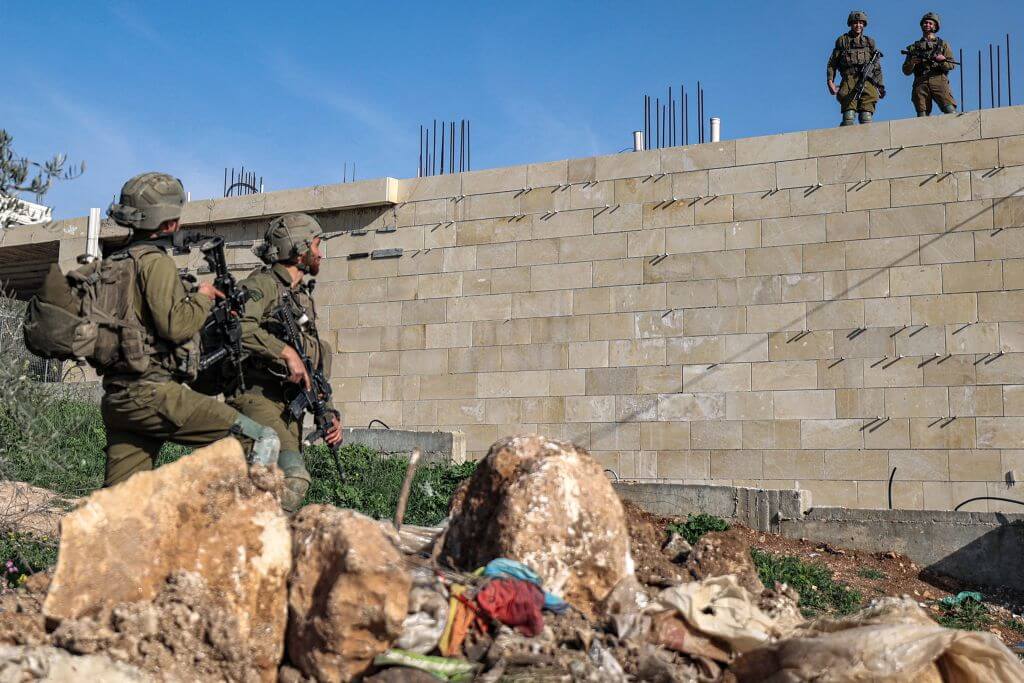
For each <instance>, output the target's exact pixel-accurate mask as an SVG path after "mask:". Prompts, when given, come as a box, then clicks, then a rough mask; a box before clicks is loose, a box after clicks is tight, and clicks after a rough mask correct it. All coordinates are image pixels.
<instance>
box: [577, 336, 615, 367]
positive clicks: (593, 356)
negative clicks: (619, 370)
mask: <svg viewBox="0 0 1024 683" xmlns="http://www.w3.org/2000/svg"><path fill="white" fill-rule="evenodd" d="M569 367H570V368H604V367H608V342H607V341H606V340H605V341H589V342H577V343H573V344H569Z"/></svg>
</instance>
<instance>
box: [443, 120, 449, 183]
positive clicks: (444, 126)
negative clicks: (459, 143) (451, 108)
mask: <svg viewBox="0 0 1024 683" xmlns="http://www.w3.org/2000/svg"><path fill="white" fill-rule="evenodd" d="M447 127H448V126H446V125H445V123H444V121H442V122H441V175H444V148H445V144H444V129H445V128H447Z"/></svg>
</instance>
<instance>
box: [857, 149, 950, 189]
mask: <svg viewBox="0 0 1024 683" xmlns="http://www.w3.org/2000/svg"><path fill="white" fill-rule="evenodd" d="M866 157H867V178H868V179H871V180H878V179H883V178H904V177H907V176H915V175H930V174H932V173H939V172H940V171H942V170H943V169H942V149H941V146H940V145H927V146H924V147H909V148H907V149H898V148H897V149H887V150H884V151H882V150H878V151H875V152H871V153H869V154H867V155H866Z"/></svg>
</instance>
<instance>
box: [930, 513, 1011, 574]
mask: <svg viewBox="0 0 1024 683" xmlns="http://www.w3.org/2000/svg"><path fill="white" fill-rule="evenodd" d="M995 517H996V519H997V520H999V522H1000V524H999V526H997V527H995V528H994V529H992V530H991V531H989V532H987V533H985V534H983V535H982V536H979V537H978V538H976V539H974V540H973V541H971V542H970V543H967V544H966V545H964V546H962V547H961V548H959V549H958V550H955V551H954V552H952V553H950V554H949V555H947V556H945V557H943V558H942V559H941V560H938V561H937V562H933V563H932V564H930V565H928V566H927V567H925V568H924V570H922V572H921V573H922V574H923V575H927V574H941V575H943V576H949V577H952V578H954V579H959V580H961V581H970V582H971V583H972V584H977V585H979V586H988V587H991V588H996V589H999V588H1011V589H1013V590H1015V591H1024V571H1021V559H1022V558H1024V521H1022V520H1013V521H1010V520H1008V519H1007V518H1006V516H1005V515H1002V514H999V513H995Z"/></svg>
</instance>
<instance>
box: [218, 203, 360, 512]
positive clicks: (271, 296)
mask: <svg viewBox="0 0 1024 683" xmlns="http://www.w3.org/2000/svg"><path fill="white" fill-rule="evenodd" d="M321 232H322V231H321V229H320V224H319V223H318V222H317V221H316V219H315V218H313V217H312V216H310V215H308V214H305V213H290V214H285V215H283V216H279V217H277V218H275V219H274V220H273V221H271V223H270V227H269V228H268V229H267V232H266V235H265V236H264V240H263V243H262V244H260V245H258V246H257V247H256V248H255V249H254V251H255V252H256V255H257V256H259V257H260V259H261V260H262V261H263V262H264V263H266V264H267V265H266V266H263V267H261V268H258V269H256V270H254V271H253V272H252V273H251V274H250V275H249V277H247V278H246V279H245V280H243V281H242V282H240V283H239V285H240V286H242V287H245V288H246V289H248V290H249V292H250V298H249V301H248V302H247V303H246V305H245V313H244V315H243V316H242V346H243V347H244V348H245V349H246V351H248V352H249V358H248V359H247V361H246V365H245V370H244V378H245V384H246V389H245V390H244V391H241V390H239V388H238V387H237V386H236V387H229V389H228V392H229V393H230V395H231V397H230V398H229V402H230V404H231V405H232V406H234V407H236V408H238V410H240V411H241V412H242V413H244V414H246V415H248V416H249V417H251V418H253V419H254V420H257V421H258V422H260V423H261V424H269V425H271V426H273V428H274V429H275V430H276V431H277V433H278V434H279V435H280V437H281V455H280V457H279V459H278V466H279V467H280V468H281V469H282V470H283V471H284V476H285V480H284V485H285V490H284V492H283V493H282V494H281V506H282V507H283V508H284V509H285V510H287V511H289V512H294V511H295V510H297V509H298V508H299V506H300V505H301V504H302V499H303V498H304V497H305V495H306V490H307V489H308V488H309V484H310V481H311V479H310V476H309V472H308V471H307V470H306V464H305V462H304V460H303V456H302V450H301V448H300V441H301V430H302V420H301V418H296V417H294V416H293V415H292V413H291V411H290V410H289V407H288V404H289V403H290V402H291V399H292V398H293V394H294V390H293V389H290V388H289V387H288V384H289V383H291V384H299V383H301V384H303V385H304V386H305V387H306V388H307V389H308V388H309V386H310V378H309V374H308V373H307V371H306V368H305V366H304V365H303V363H302V361H301V360H300V358H299V355H298V353H296V351H295V349H293V348H292V347H291V346H288V345H287V344H286V343H285V342H283V341H282V340H281V338H280V337H281V334H282V330H281V326H280V323H279V322H278V321H277V319H276V318H275V317H274V316H273V313H274V311H275V310H276V309H277V308H278V307H279V306H290V307H291V309H292V312H293V314H294V317H295V320H296V321H298V322H299V323H300V325H301V330H300V332H301V333H302V334H303V336H304V338H305V344H304V346H305V348H306V352H307V353H308V354H309V355H310V356H311V358H312V360H313V362H314V363H315V364H321V363H322V364H323V366H324V367H325V373H326V374H327V376H328V377H329V376H330V358H331V353H332V350H331V348H330V347H329V346H328V345H327V344H326V343H324V342H322V341H321V340H320V335H319V332H318V330H317V327H316V322H317V321H316V309H315V307H314V305H313V299H312V296H311V294H312V290H313V282H312V281H309V282H306V281H304V277H305V276H306V275H310V276H315V275H317V273H319V272H320V235H321ZM314 354H316V355H315V356H314ZM330 410H332V411H334V409H333V408H330ZM334 415H335V417H334V425H333V426H332V427H331V428H330V429H329V430H328V432H327V434H326V437H325V441H326V442H327V444H328V445H334V444H337V443H340V442H341V439H342V434H341V420H340V419H339V417H338V413H337V411H334Z"/></svg>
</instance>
